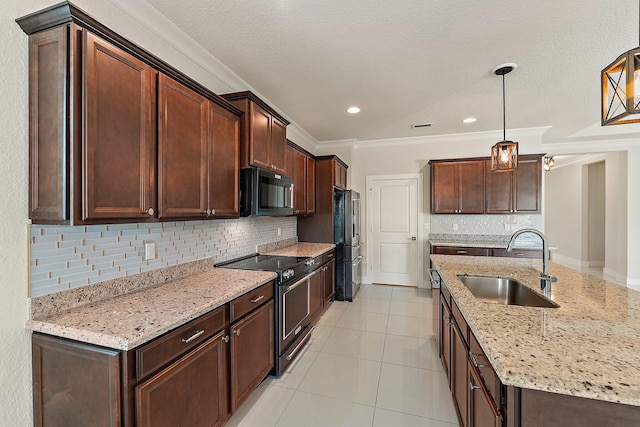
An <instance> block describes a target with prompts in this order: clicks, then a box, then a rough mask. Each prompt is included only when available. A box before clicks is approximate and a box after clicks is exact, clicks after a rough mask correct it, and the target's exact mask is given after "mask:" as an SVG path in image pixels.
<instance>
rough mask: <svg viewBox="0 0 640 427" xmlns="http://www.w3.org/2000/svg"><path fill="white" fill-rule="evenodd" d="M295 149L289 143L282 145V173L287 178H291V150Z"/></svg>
mask: <svg viewBox="0 0 640 427" xmlns="http://www.w3.org/2000/svg"><path fill="white" fill-rule="evenodd" d="M294 151H295V149H294V148H293V147H292V146H290V145H289V144H287V145H285V147H284V164H285V172H284V174H285V175H286V176H288V177H289V178H293V152H294Z"/></svg>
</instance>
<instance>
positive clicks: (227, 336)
mask: <svg viewBox="0 0 640 427" xmlns="http://www.w3.org/2000/svg"><path fill="white" fill-rule="evenodd" d="M222 341H224V342H226V343H228V342H229V335H226V336H224V337H222Z"/></svg>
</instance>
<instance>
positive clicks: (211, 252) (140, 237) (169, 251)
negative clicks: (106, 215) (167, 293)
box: [30, 217, 297, 297]
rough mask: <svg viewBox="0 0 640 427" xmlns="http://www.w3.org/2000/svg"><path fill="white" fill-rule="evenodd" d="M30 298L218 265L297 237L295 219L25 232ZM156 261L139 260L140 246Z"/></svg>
mask: <svg viewBox="0 0 640 427" xmlns="http://www.w3.org/2000/svg"><path fill="white" fill-rule="evenodd" d="M30 233H31V234H30V236H31V237H30V275H31V289H30V291H31V293H30V295H31V296H32V297H36V296H41V295H46V294H50V293H53V292H58V291H63V290H66V289H72V288H78V287H81V286H86V285H90V284H94V283H99V282H103V281H105V280H111V279H116V278H120V277H125V276H129V275H132V274H137V273H142V272H146V271H151V270H156V269H159V268H164V267H168V266H172V265H178V264H183V263H187V262H190V261H195V260H198V259H204V258H213V262H214V263H217V262H222V261H226V260H229V259H233V258H237V257H240V256H243V255H249V254H252V253H255V252H256V246H257V245H261V244H265V243H269V242H273V241H276V240H283V239H294V238H295V237H296V235H297V220H296V218H295V217H277V218H276V217H255V218H253V217H252V218H240V219H229V220H209V221H184V222H163V223H153V224H112V225H90V226H79V227H67V226H41V225H38V226H36V225H32V226H31V227H30ZM146 242H149V243H155V246H156V258H155V259H151V260H148V261H145V260H144V244H145V243H146Z"/></svg>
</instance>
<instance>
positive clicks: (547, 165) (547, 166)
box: [542, 156, 556, 172]
mask: <svg viewBox="0 0 640 427" xmlns="http://www.w3.org/2000/svg"><path fill="white" fill-rule="evenodd" d="M555 164H556V162H555V160H553V156H545V158H544V159H543V162H542V166H543V167H544V170H546V171H547V172H548V171H550V170H551V168H552V167H553V165H555Z"/></svg>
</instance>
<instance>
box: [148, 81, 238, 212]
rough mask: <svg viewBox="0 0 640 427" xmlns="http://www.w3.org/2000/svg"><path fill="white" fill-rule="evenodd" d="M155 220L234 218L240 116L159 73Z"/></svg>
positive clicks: (236, 201) (236, 209) (236, 197)
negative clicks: (156, 217) (158, 168)
mask: <svg viewBox="0 0 640 427" xmlns="http://www.w3.org/2000/svg"><path fill="white" fill-rule="evenodd" d="M158 97H159V106H160V108H159V111H158V122H159V125H160V126H159V128H160V130H159V133H158V164H159V167H160V170H159V211H158V218H160V219H163V218H204V217H237V216H239V214H240V211H239V199H238V197H239V193H238V191H239V189H238V176H239V159H238V154H239V153H238V150H239V128H238V120H239V119H238V116H236V115H235V114H233V113H231V112H228V111H226V110H224V109H223V108H222V107H219V106H217V105H215V104H213V103H212V102H210V101H209V100H208V99H206V98H205V97H203V96H201V95H200V94H198V93H196V92H195V91H193V90H191V89H189V88H187V87H186V86H184V85H182V84H180V83H178V82H176V81H175V80H173V79H171V78H169V77H167V76H165V75H162V74H161V75H160V83H159V90H158Z"/></svg>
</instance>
